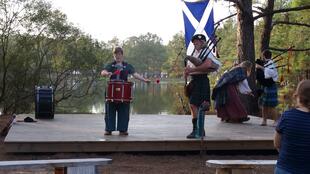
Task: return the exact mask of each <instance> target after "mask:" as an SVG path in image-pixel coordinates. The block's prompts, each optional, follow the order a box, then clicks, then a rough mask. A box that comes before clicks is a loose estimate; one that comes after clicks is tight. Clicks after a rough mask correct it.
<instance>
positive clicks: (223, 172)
mask: <svg viewBox="0 0 310 174" xmlns="http://www.w3.org/2000/svg"><path fill="white" fill-rule="evenodd" d="M215 174H232V169H216V171H215Z"/></svg>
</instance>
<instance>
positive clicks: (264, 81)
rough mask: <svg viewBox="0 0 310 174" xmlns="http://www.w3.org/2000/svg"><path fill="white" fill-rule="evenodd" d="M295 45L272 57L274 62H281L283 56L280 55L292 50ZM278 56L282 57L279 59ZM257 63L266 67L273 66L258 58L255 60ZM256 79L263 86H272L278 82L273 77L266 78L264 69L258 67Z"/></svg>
mask: <svg viewBox="0 0 310 174" xmlns="http://www.w3.org/2000/svg"><path fill="white" fill-rule="evenodd" d="M293 47H294V46H291V47H289V48H288V49H286V50H284V51H283V52H281V53H279V54H278V55H276V56H274V57H273V58H271V60H274V62H273V63H276V62H279V61H280V60H282V59H283V57H280V56H281V55H282V54H284V53H286V52H288V51H290V50H292V48H293ZM278 57H280V58H279V59H277V58H278ZM255 63H256V64H258V65H261V66H263V67H264V68H268V67H269V66H271V65H272V64H271V63H268V62H265V61H263V60H262V59H256V61H255ZM283 66H286V65H279V66H277V67H275V68H280V67H283ZM256 80H257V81H258V82H259V84H261V85H262V86H266V87H270V86H272V85H274V84H275V83H276V82H275V81H274V80H273V79H272V78H268V79H266V78H265V74H264V70H262V69H259V68H256Z"/></svg>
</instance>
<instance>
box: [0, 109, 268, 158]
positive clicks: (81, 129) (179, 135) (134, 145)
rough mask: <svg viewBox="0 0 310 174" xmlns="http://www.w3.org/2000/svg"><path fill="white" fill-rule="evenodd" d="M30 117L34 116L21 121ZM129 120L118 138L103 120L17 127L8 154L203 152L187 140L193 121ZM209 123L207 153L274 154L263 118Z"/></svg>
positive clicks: (61, 119) (60, 119) (81, 118)
mask: <svg viewBox="0 0 310 174" xmlns="http://www.w3.org/2000/svg"><path fill="white" fill-rule="evenodd" d="M26 116H31V115H18V117H26ZM20 119H22V118H20ZM130 119H131V120H130V124H129V136H119V135H118V133H119V132H113V134H112V135H111V136H104V120H103V115H100V114H92V115H91V114H89V115H88V114H85V115H84V114H56V115H55V118H54V119H53V120H38V122H36V123H16V124H13V127H12V128H11V130H10V132H9V134H8V136H7V137H6V139H5V150H6V152H8V153H11V152H12V153H45V152H52V153H54V152H55V153H57V152H136V151H199V150H201V143H200V139H198V140H191V139H187V138H186V135H187V134H188V132H190V131H191V130H192V125H191V124H190V123H191V120H190V119H191V118H190V117H189V116H188V115H131V118H130ZM205 121H206V125H205V130H206V137H205V138H204V143H203V146H204V149H207V150H274V146H273V134H274V127H271V126H265V127H262V126H260V123H261V118H256V117H251V120H250V121H248V122H246V123H243V124H231V123H223V122H221V121H220V119H219V118H217V117H216V116H215V115H214V116H210V115H208V116H206V120H205ZM268 121H270V120H268ZM154 123H157V124H154ZM90 127H91V128H92V129H89V128H90ZM38 132H39V133H38ZM244 132H247V134H244ZM47 135H48V136H47Z"/></svg>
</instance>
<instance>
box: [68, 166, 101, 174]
mask: <svg viewBox="0 0 310 174" xmlns="http://www.w3.org/2000/svg"><path fill="white" fill-rule="evenodd" d="M67 174H98V171H97V166H81V167H68V173H67Z"/></svg>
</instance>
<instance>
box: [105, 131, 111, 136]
mask: <svg viewBox="0 0 310 174" xmlns="http://www.w3.org/2000/svg"><path fill="white" fill-rule="evenodd" d="M104 135H112V132H111V131H105V133H104Z"/></svg>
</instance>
